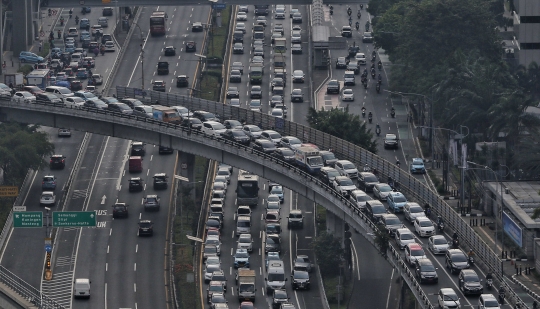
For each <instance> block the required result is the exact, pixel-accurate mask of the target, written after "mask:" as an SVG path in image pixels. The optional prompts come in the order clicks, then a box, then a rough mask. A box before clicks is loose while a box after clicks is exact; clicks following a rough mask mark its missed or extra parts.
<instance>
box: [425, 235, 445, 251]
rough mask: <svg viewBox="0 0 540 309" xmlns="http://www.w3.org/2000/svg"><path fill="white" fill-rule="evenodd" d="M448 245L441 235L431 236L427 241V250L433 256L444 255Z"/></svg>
mask: <svg viewBox="0 0 540 309" xmlns="http://www.w3.org/2000/svg"><path fill="white" fill-rule="evenodd" d="M449 247H450V245H449V244H448V240H446V238H445V237H444V236H443V235H433V236H431V237H430V238H429V239H428V249H429V250H430V251H431V252H432V253H433V254H441V253H442V254H445V253H446V251H448V248H449Z"/></svg>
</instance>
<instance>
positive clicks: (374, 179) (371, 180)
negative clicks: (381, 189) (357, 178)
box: [364, 175, 379, 182]
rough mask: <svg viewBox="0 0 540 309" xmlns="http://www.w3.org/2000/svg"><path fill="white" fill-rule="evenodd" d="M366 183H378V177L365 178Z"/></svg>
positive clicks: (369, 176)
mask: <svg viewBox="0 0 540 309" xmlns="http://www.w3.org/2000/svg"><path fill="white" fill-rule="evenodd" d="M364 181H365V182H378V181H379V180H378V179H377V176H375V175H368V176H366V177H364Z"/></svg>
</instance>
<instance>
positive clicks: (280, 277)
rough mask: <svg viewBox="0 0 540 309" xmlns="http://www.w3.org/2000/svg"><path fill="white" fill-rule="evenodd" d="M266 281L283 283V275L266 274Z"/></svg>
mask: <svg viewBox="0 0 540 309" xmlns="http://www.w3.org/2000/svg"><path fill="white" fill-rule="evenodd" d="M268 281H285V274H268Z"/></svg>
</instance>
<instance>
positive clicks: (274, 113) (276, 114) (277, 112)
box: [268, 108, 285, 118]
mask: <svg viewBox="0 0 540 309" xmlns="http://www.w3.org/2000/svg"><path fill="white" fill-rule="evenodd" d="M268 114H269V115H270V116H273V117H276V118H284V117H285V114H283V110H282V109H281V108H273V109H272V110H271V111H270V112H268Z"/></svg>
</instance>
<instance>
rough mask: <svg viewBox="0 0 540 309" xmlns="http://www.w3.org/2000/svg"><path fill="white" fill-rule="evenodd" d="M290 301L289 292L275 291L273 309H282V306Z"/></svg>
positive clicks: (283, 290)
mask: <svg viewBox="0 0 540 309" xmlns="http://www.w3.org/2000/svg"><path fill="white" fill-rule="evenodd" d="M288 301H289V296H288V295H287V291H286V290H285V289H274V293H273V295H272V309H280V308H281V304H283V303H285V302H288Z"/></svg>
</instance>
